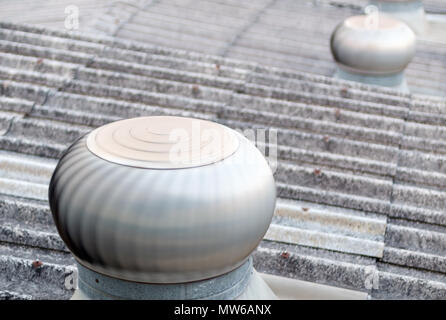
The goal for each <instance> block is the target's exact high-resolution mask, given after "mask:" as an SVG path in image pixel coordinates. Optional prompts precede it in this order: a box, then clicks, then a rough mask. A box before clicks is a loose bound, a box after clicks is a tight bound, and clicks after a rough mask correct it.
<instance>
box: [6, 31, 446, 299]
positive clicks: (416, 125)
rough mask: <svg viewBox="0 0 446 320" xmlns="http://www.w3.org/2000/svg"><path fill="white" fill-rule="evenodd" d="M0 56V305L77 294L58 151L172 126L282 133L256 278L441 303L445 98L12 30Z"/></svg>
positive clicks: (92, 38) (115, 42)
mask: <svg viewBox="0 0 446 320" xmlns="http://www.w3.org/2000/svg"><path fill="white" fill-rule="evenodd" d="M0 54H1V60H0V79H1V80H0V90H1V91H0V92H1V96H0V132H1V135H0V149H1V150H2V151H1V152H0V193H1V194H2V196H1V198H0V220H1V221H2V224H1V230H0V260H1V261H2V263H0V268H2V271H3V272H2V273H0V284H1V285H0V297H2V298H68V297H69V296H70V295H71V294H72V290H70V289H68V288H70V286H67V285H66V279H68V278H67V276H69V275H70V274H72V273H73V272H74V270H75V269H74V266H73V259H72V257H71V255H70V254H69V253H68V251H67V250H66V248H65V246H64V244H63V242H62V241H61V239H60V238H59V236H58V235H57V232H56V230H55V227H54V225H53V222H52V218H51V213H50V211H49V208H48V204H47V194H46V192H47V186H48V181H49V178H50V175H51V172H52V169H53V168H54V166H55V164H56V162H57V158H58V157H60V155H61V154H62V152H63V150H64V149H65V148H66V147H67V146H68V145H69V144H70V143H71V142H73V141H74V140H75V139H76V138H77V137H78V136H80V135H81V134H83V133H85V132H88V131H89V130H91V129H92V128H94V127H97V126H99V125H102V124H105V123H107V122H110V121H113V120H116V119H121V118H127V117H135V116H141V115H160V114H169V115H191V116H195V117H199V118H205V119H210V120H214V121H217V122H220V123H223V124H226V125H229V126H231V127H233V128H255V127H261V128H264V127H267V128H275V129H277V130H278V143H279V149H278V156H279V165H278V169H277V172H276V174H275V178H276V181H277V189H278V195H279V201H278V206H277V210H276V215H275V217H274V219H273V224H272V227H271V228H270V230H269V231H268V233H267V235H266V238H265V240H264V241H263V242H262V243H261V245H260V247H259V248H258V250H257V251H256V253H255V265H256V268H257V269H259V270H260V271H264V272H269V273H273V274H279V275H283V276H287V277H294V278H298V279H303V280H308V281H315V282H318V283H325V284H330V285H335V286H340V287H344V288H350V289H355V290H360V291H364V292H367V293H369V294H370V296H371V297H372V298H389V297H390V298H434V299H444V298H446V277H445V272H446V270H445V268H444V265H445V262H446V261H445V259H446V258H445V256H446V247H445V245H444V244H445V243H446V241H445V240H446V215H445V213H444V207H445V203H444V202H445V199H446V193H445V192H444V191H443V189H444V186H445V185H446V156H445V154H446V147H445V144H444V138H445V136H446V127H445V124H446V121H445V119H446V111H445V110H446V108H445V107H446V100H444V99H442V98H438V97H430V96H421V95H414V94H403V93H398V92H395V91H392V90H390V89H386V88H379V87H369V86H366V85H361V84H356V83H351V82H345V81H340V80H334V79H331V78H326V77H323V76H316V75H312V74H308V73H302V72H295V71H290V70H284V69H276V68H272V67H267V66H265V65H263V64H262V65H260V64H257V63H255V62H243V61H237V60H231V59H227V58H222V57H218V56H209V55H203V54H199V53H193V52H188V51H182V50H177V49H169V48H165V47H157V46H153V45H148V44H143V43H136V42H128V41H125V40H120V39H118V38H111V37H107V36H99V35H94V34H89V35H81V34H67V33H63V32H60V31H51V30H48V29H42V28H38V27H32V26H26V25H18V24H8V23H0ZM36 260H40V261H42V262H43V265H42V266H39V265H38V264H36V263H35V261H36Z"/></svg>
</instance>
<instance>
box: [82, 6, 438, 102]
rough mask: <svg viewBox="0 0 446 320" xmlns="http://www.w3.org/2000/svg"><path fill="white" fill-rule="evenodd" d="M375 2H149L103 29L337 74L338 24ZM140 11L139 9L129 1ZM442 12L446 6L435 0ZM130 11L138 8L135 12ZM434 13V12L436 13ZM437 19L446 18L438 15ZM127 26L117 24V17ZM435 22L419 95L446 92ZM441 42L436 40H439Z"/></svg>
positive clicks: (421, 53) (412, 79) (419, 68)
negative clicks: (334, 37)
mask: <svg viewBox="0 0 446 320" xmlns="http://www.w3.org/2000/svg"><path fill="white" fill-rule="evenodd" d="M366 4H367V1H359V2H358V1H328V0H327V1H325V0H320V1H310V0H307V1H292V0H264V1H256V2H254V3H247V2H239V1H218V0H200V1H193V2H190V1H186V0H175V1H155V0H153V1H145V2H143V4H141V5H140V10H138V11H136V12H135V13H134V14H133V15H132V16H131V18H130V19H129V18H128V14H127V13H126V11H125V10H116V11H113V12H106V13H104V14H102V15H99V16H98V18H97V19H96V20H95V21H94V22H92V23H91V28H92V29H94V30H95V31H97V32H102V33H104V34H107V35H113V36H116V37H118V38H123V39H131V40H138V41H144V42H148V43H151V44H158V45H163V46H169V47H173V48H179V49H186V50H193V51H198V52H203V53H208V54H216V55H221V56H225V57H230V58H237V59H246V57H249V60H250V61H255V62H258V63H262V64H267V65H271V66H277V67H282V68H287V69H293V70H299V71H304V72H311V73H316V74H322V75H327V76H332V75H333V74H334V73H335V64H334V62H333V59H332V57H331V53H330V48H329V45H328V44H329V39H330V35H331V32H332V31H333V30H334V28H335V27H336V25H337V24H338V23H339V22H340V21H342V20H343V19H345V18H347V17H348V16H351V15H355V14H361V13H362V12H363V7H364V6H365V5H366ZM122 6H123V7H126V8H133V4H122ZM426 6H427V8H428V12H432V13H433V14H435V13H436V12H440V13H441V10H440V8H441V7H442V8H443V9H445V6H444V5H442V6H441V4H440V3H439V2H438V1H427V3H426ZM129 10H130V9H129ZM429 16H430V15H429ZM435 16H442V15H439V14H436V15H435ZM116 19H117V20H119V21H124V22H123V23H121V24H119V25H116V24H114V23H112V21H114V20H116ZM322 22H323V23H322ZM445 25H446V19H445V20H444V24H443V26H442V27H436V26H435V24H432V25H431V26H430V27H429V28H428V31H426V34H425V35H424V36H421V38H420V39H418V45H417V53H416V56H415V58H414V59H413V61H412V63H410V65H409V66H408V68H407V70H406V75H407V79H408V84H409V87H410V88H411V89H412V90H413V91H414V92H417V93H425V94H433V95H440V96H445V95H446V86H445V84H444V81H442V79H444V77H445V75H446V65H445V60H444V57H445V54H446V37H445V36H444V31H443V30H444V26H445ZM433 40H435V41H433Z"/></svg>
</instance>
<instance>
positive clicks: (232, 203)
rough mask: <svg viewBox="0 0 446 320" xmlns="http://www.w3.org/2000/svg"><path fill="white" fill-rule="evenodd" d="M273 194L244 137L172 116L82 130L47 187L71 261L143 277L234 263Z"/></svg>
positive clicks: (255, 233)
mask: <svg viewBox="0 0 446 320" xmlns="http://www.w3.org/2000/svg"><path fill="white" fill-rule="evenodd" d="M197 128H199V129H200V130H199V133H198V136H195V137H194V134H196V133H194V131H196V129H197ZM180 136H182V137H183V138H182V139H179V138H178V137H180ZM197 137H198V140H197ZM175 150H176V151H178V150H182V151H184V152H183V153H184V154H189V155H190V156H186V157H178V156H177V155H176V156H172V153H173V154H175V152H176V151H175ZM174 151H175V152H174ZM200 155H202V156H200ZM179 159H180V160H181V161H179ZM275 199H276V196H275V185H274V179H273V176H272V173H271V170H270V168H269V166H268V164H267V162H266V160H265V159H264V157H263V156H262V154H261V153H260V152H259V151H258V150H257V148H256V147H255V146H254V145H253V144H252V143H251V142H250V141H248V140H247V139H246V138H244V137H243V136H242V135H240V134H239V133H237V132H236V131H233V130H231V129H229V128H227V127H224V126H221V125H219V124H216V123H212V122H208V121H203V120H196V119H191V118H178V117H144V118H135V119H129V120H122V121H117V122H114V123H111V124H108V125H105V126H103V127H100V128H98V129H96V130H94V131H92V132H91V133H90V134H87V135H86V136H84V137H82V138H81V139H79V140H78V141H77V142H75V143H74V144H73V145H72V146H71V147H70V148H69V149H68V150H67V151H66V153H65V154H64V156H63V157H62V158H61V160H60V161H59V164H58V166H57V167H56V170H55V172H54V174H53V176H52V179H51V183H50V188H49V201H50V206H51V211H52V213H53V217H54V221H55V223H56V226H57V228H58V231H59V234H60V235H61V237H62V239H63V240H64V241H65V243H66V244H67V246H68V248H69V249H70V250H71V251H72V253H73V254H74V256H75V257H76V259H77V260H78V262H79V263H80V264H82V265H83V266H84V267H87V268H89V269H91V270H93V271H95V272H99V273H102V274H105V275H108V276H112V277H116V278H119V279H123V280H129V281H138V282H145V283H179V282H189V281H195V280H200V279H206V278H209V277H214V276H218V275H221V274H223V273H226V272H228V271H231V270H234V269H235V268H237V267H238V266H240V265H242V264H243V263H244V262H245V261H246V259H247V258H248V257H249V255H250V253H251V252H252V251H253V250H254V249H255V247H256V246H257V245H258V243H259V242H260V241H261V239H262V238H263V236H264V234H265V232H266V230H267V228H268V226H269V224H270V222H271V218H272V215H273V212H274V207H275Z"/></svg>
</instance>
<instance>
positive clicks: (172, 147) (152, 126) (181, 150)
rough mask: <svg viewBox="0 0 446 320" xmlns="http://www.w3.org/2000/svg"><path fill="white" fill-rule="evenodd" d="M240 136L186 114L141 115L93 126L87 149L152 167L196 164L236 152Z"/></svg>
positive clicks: (117, 160) (125, 162)
mask: <svg viewBox="0 0 446 320" xmlns="http://www.w3.org/2000/svg"><path fill="white" fill-rule="evenodd" d="M238 144H239V142H238V139H237V137H236V136H235V134H234V132H233V131H232V130H229V129H228V128H226V127H224V126H222V125H219V124H217V123H214V122H210V121H204V120H199V119H192V118H183V117H167V116H159V117H141V118H133V119H127V120H121V121H116V122H113V123H110V124H108V125H105V126H103V127H100V128H98V129H96V130H94V131H93V132H92V133H91V134H90V135H89V136H88V139H87V147H88V149H89V150H90V151H91V152H92V153H93V154H95V155H97V156H98V157H100V158H102V159H104V160H108V161H110V162H114V163H117V164H121V165H128V166H134V167H140V168H151V169H172V168H187V167H196V166H202V165H206V164H211V163H214V162H217V161H220V160H223V159H224V158H226V157H228V156H230V155H231V154H233V153H234V152H235V151H236V150H237V148H238Z"/></svg>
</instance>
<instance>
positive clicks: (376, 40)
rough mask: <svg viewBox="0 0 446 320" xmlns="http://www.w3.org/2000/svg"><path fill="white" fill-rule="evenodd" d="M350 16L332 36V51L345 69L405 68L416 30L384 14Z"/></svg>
mask: <svg viewBox="0 0 446 320" xmlns="http://www.w3.org/2000/svg"><path fill="white" fill-rule="evenodd" d="M373 19H374V18H373V17H370V16H366V15H361V16H352V17H349V18H347V19H345V20H344V21H343V22H341V23H340V24H339V25H338V26H337V27H336V29H335V30H334V32H333V34H332V36H331V43H330V45H331V52H332V54H333V57H334V59H335V61H336V62H337V64H338V66H339V67H340V68H341V69H344V70H345V71H348V72H352V73H359V74H365V75H389V74H396V73H399V72H401V71H403V70H404V68H405V67H406V66H407V64H409V62H410V61H411V60H412V58H413V56H414V54H415V34H414V33H413V31H412V30H411V29H410V28H409V27H408V26H407V25H406V24H405V23H404V22H401V21H399V20H396V19H393V18H390V17H388V16H385V15H377V16H376V19H375V20H373Z"/></svg>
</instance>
